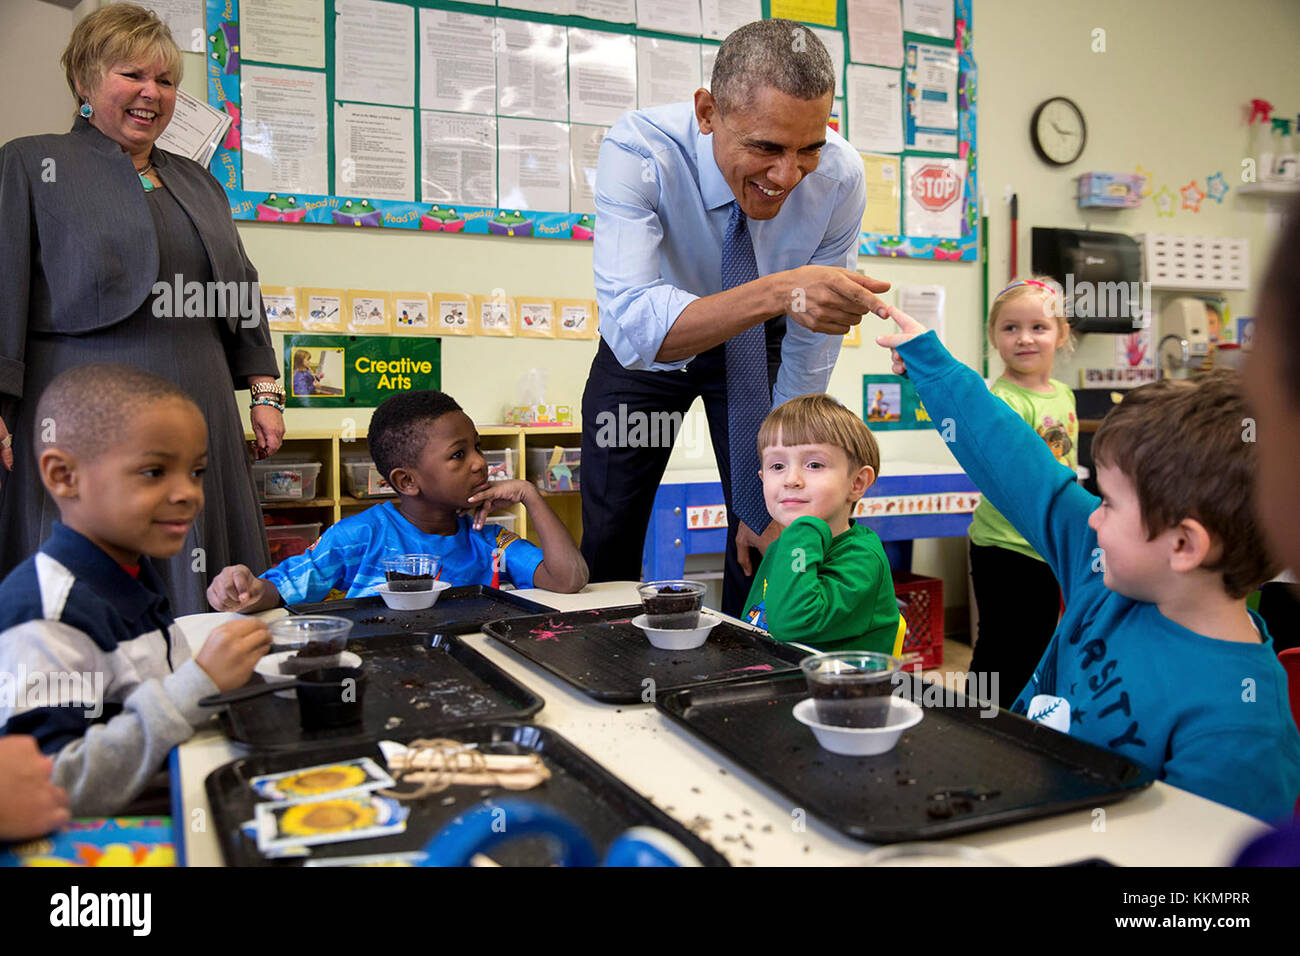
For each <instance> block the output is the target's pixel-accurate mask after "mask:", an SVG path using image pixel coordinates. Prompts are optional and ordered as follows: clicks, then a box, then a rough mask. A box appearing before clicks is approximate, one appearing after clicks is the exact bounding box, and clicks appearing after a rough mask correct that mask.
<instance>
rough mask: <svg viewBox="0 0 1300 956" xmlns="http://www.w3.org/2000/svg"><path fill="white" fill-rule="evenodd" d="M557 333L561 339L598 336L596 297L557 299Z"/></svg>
mask: <svg viewBox="0 0 1300 956" xmlns="http://www.w3.org/2000/svg"><path fill="white" fill-rule="evenodd" d="M555 320H556V326H555V335H556V337H557V338H561V339H592V338H595V337H596V327H597V322H596V300H595V299H556V300H555Z"/></svg>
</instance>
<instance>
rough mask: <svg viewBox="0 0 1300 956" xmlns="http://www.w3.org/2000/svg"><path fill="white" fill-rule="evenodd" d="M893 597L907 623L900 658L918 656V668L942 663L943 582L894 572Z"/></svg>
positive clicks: (903, 572) (907, 572) (906, 572)
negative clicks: (898, 601)
mask: <svg viewBox="0 0 1300 956" xmlns="http://www.w3.org/2000/svg"><path fill="white" fill-rule="evenodd" d="M893 574H894V594H896V595H897V596H898V599H899V600H900V601H902V602H903V606H902V607H901V608H900V609H899V612H900V613H901V614H902V615H903V618H904V620H906V621H907V632H906V633H905V634H904V635H903V657H904V658H906V657H907V656H908V655H909V654H917V655H920V658H921V667H922V668H923V669H926V670H929V669H930V668H933V667H939V666H940V665H942V664H943V581H942V580H940V579H939V578H927V577H926V576H925V575H922V574H913V573H912V572H911V571H895V572H893Z"/></svg>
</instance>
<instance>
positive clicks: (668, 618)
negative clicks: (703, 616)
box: [636, 581, 705, 630]
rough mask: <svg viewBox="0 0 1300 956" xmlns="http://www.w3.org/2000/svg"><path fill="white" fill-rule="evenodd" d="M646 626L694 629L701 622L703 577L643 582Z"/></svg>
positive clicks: (639, 592) (640, 593) (642, 590)
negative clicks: (700, 579)
mask: <svg viewBox="0 0 1300 956" xmlns="http://www.w3.org/2000/svg"><path fill="white" fill-rule="evenodd" d="M636 590H637V593H638V594H639V595H641V608H642V610H644V611H645V616H646V622H645V623H646V626H647V627H653V628H656V629H658V630H679V629H681V630H692V629H694V628H697V627H699V625H700V606H701V605H702V604H703V603H704V591H705V588H704V585H703V584H701V583H700V582H699V581H647V582H646V583H645V584H642V585H640V586H639V587H638V588H637V589H636Z"/></svg>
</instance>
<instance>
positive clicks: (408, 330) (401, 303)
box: [393, 292, 433, 335]
mask: <svg viewBox="0 0 1300 956" xmlns="http://www.w3.org/2000/svg"><path fill="white" fill-rule="evenodd" d="M432 312H433V310H432V307H431V305H430V298H429V293H427V292H394V293H393V332H395V333H396V334H398V335H428V334H429V333H430V332H432V331H433V321H432V319H431V318H430V316H431V315H432Z"/></svg>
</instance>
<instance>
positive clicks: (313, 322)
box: [298, 289, 347, 332]
mask: <svg viewBox="0 0 1300 956" xmlns="http://www.w3.org/2000/svg"><path fill="white" fill-rule="evenodd" d="M298 299H299V301H300V302H301V303H302V311H301V312H300V313H299V315H298V318H299V321H300V322H302V330H303V331H304V332H342V331H343V310H344V308H345V306H346V305H347V302H346V299H347V296H346V294H345V293H344V291H343V290H342V289H299V290H298Z"/></svg>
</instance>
